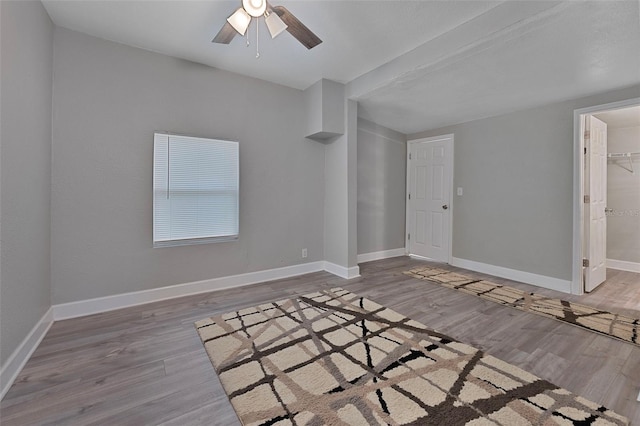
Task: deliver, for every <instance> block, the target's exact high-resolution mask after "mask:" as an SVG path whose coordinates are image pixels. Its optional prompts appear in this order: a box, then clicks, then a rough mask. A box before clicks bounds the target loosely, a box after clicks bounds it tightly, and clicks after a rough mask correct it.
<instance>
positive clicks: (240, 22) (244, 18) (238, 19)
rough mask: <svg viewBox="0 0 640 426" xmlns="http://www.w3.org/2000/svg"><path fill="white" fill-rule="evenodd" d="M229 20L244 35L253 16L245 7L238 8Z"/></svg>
mask: <svg viewBox="0 0 640 426" xmlns="http://www.w3.org/2000/svg"><path fill="white" fill-rule="evenodd" d="M227 22H229V23H230V24H231V26H232V27H233V28H234V29H235V30H236V31H237V32H239V33H240V34H241V35H244V33H245V32H247V28H248V27H249V24H250V23H251V16H250V15H249V14H248V13H247V12H246V11H245V10H244V9H243V8H238V10H236V11H235V12H233V15H231V16H229V17H228V18H227Z"/></svg>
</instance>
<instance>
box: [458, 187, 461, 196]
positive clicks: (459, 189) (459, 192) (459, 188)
mask: <svg viewBox="0 0 640 426" xmlns="http://www.w3.org/2000/svg"><path fill="white" fill-rule="evenodd" d="M458 195H462V187H461V186H459V187H458Z"/></svg>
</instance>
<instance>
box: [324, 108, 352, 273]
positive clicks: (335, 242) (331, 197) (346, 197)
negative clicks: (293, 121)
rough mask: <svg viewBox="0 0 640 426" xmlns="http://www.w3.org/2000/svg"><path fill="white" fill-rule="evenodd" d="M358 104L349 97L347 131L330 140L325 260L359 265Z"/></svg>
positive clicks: (338, 263) (326, 168)
mask: <svg viewBox="0 0 640 426" xmlns="http://www.w3.org/2000/svg"><path fill="white" fill-rule="evenodd" d="M357 114H358V104H357V102H355V101H350V100H346V99H345V108H344V119H345V134H344V135H342V136H337V137H334V138H331V139H329V140H327V141H326V144H325V146H326V151H325V153H326V157H325V169H324V179H325V194H324V226H325V229H324V259H325V260H327V261H329V262H331V263H334V264H336V265H339V266H342V267H344V268H350V267H355V266H357V264H358V262H357V257H358V248H357V244H358V242H357V241H358V235H357V202H356V196H357V195H356V194H357V173H356V167H357V149H358V146H357V136H358V135H357V127H356V126H357V120H358V115H357Z"/></svg>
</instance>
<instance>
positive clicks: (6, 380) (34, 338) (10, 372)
mask: <svg viewBox="0 0 640 426" xmlns="http://www.w3.org/2000/svg"><path fill="white" fill-rule="evenodd" d="M52 324H53V309H52V308H49V310H48V311H47V312H45V314H44V315H43V316H42V318H40V321H38V323H37V324H36V325H35V326H34V327H33V328H32V329H31V331H30V332H29V334H27V337H25V338H24V340H23V341H22V342H21V343H20V345H19V346H18V347H17V348H16V350H15V351H13V353H12V354H11V356H10V357H9V359H8V360H7V362H6V363H5V365H4V366H2V369H0V400H2V398H4V396H5V394H6V393H7V392H8V391H9V388H10V387H11V385H12V384H13V382H14V380H15V379H16V377H18V374H19V373H20V371H22V368H23V367H24V365H25V364H26V363H27V361H29V358H31V355H32V354H33V352H34V351H35V350H36V349H37V348H38V345H39V344H40V342H41V341H42V339H44V336H45V334H47V331H49V328H50V327H51V325H52Z"/></svg>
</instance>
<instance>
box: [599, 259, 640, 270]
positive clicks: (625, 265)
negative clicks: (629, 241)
mask: <svg viewBox="0 0 640 426" xmlns="http://www.w3.org/2000/svg"><path fill="white" fill-rule="evenodd" d="M607 268H611V269H618V270H620V271H629V272H638V273H640V263H637V262H627V261H626V260H614V259H607Z"/></svg>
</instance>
